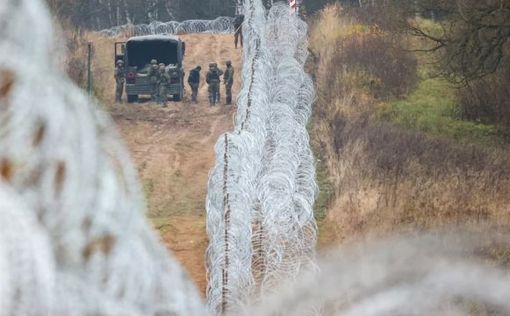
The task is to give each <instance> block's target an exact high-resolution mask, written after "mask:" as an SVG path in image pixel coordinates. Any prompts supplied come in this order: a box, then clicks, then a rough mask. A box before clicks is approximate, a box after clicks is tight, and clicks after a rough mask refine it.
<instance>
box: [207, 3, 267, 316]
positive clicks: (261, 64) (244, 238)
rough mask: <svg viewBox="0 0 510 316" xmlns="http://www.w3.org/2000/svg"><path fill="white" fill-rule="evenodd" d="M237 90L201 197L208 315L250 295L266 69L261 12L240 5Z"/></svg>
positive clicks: (232, 309) (235, 307)
mask: <svg viewBox="0 0 510 316" xmlns="http://www.w3.org/2000/svg"><path fill="white" fill-rule="evenodd" d="M245 12H247V15H246V18H245V23H244V27H243V32H244V36H245V39H246V40H245V50H244V57H245V58H244V64H243V69H242V72H243V87H242V89H241V92H240V95H239V99H238V112H237V116H236V126H235V129H234V131H233V132H231V133H227V134H225V135H223V136H221V137H220V140H219V142H218V144H217V145H216V165H215V167H214V169H213V171H212V173H211V176H210V181H209V188H208V197H207V217H208V218H207V229H208V235H209V240H210V243H209V247H208V251H207V263H208V265H207V270H208V281H209V282H208V295H207V297H208V303H209V304H208V305H209V308H210V310H211V312H212V313H214V314H222V313H227V312H228V313H232V314H236V313H238V312H239V310H240V309H241V308H242V306H243V304H244V303H245V302H247V301H248V299H249V298H250V297H251V296H252V294H253V288H254V287H253V285H254V280H253V276H252V272H251V261H252V251H251V241H252V240H251V235H252V227H251V223H252V219H251V218H252V213H253V207H254V204H255V199H256V190H255V188H256V176H257V170H259V169H260V168H261V165H262V163H263V162H262V159H261V157H262V147H263V144H264V139H265V133H266V129H265V124H266V122H267V115H268V110H267V104H268V101H267V97H265V96H266V95H267V89H268V87H269V85H268V82H267V80H265V78H267V76H269V65H268V63H267V61H266V59H267V58H264V57H265V51H264V45H265V44H264V41H265V39H264V38H263V36H262V35H263V33H264V31H263V28H264V15H265V11H264V9H263V7H261V5H260V3H259V1H246V2H245Z"/></svg>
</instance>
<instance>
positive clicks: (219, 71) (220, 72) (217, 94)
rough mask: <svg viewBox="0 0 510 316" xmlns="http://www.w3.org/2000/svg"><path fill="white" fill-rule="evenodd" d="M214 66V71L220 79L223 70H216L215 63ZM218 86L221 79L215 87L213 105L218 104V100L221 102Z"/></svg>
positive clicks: (216, 65)
mask: <svg viewBox="0 0 510 316" xmlns="http://www.w3.org/2000/svg"><path fill="white" fill-rule="evenodd" d="M213 65H214V70H215V71H216V72H217V73H218V77H221V76H223V70H221V69H220V68H218V64H217V63H213ZM220 85H221V79H220V81H219V82H218V85H217V86H215V88H216V89H215V91H214V92H215V96H216V97H215V102H214V103H219V102H220V100H221V93H220Z"/></svg>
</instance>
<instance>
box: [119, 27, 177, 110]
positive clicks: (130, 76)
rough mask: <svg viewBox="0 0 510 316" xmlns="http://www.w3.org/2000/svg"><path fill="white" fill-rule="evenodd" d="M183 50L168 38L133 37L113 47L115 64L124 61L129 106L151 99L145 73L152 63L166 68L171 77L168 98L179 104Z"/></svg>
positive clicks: (146, 73)
mask: <svg viewBox="0 0 510 316" xmlns="http://www.w3.org/2000/svg"><path fill="white" fill-rule="evenodd" d="M185 47H186V45H185V43H184V42H183V41H181V40H180V39H179V38H178V37H176V36H169V35H147V36H135V37H131V38H130V39H128V40H127V41H126V42H117V43H115V62H116V61H117V60H123V61H124V65H125V67H126V94H127V97H128V102H130V103H132V102H136V101H138V98H139V97H140V96H150V95H151V93H152V89H153V87H152V84H151V82H150V78H149V75H148V72H149V68H150V61H151V60H152V59H156V60H157V61H158V63H164V64H165V65H166V72H167V73H168V75H169V76H170V82H169V84H168V87H167V91H168V96H167V97H173V100H174V101H180V100H182V97H183V91H184V80H183V79H184V69H183V59H184V53H185Z"/></svg>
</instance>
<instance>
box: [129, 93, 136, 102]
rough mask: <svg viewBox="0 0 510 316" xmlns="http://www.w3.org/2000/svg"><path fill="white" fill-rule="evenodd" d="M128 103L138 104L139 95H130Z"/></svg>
mask: <svg viewBox="0 0 510 316" xmlns="http://www.w3.org/2000/svg"><path fill="white" fill-rule="evenodd" d="M127 101H128V103H135V102H137V101H138V95H136V94H131V95H128V97H127Z"/></svg>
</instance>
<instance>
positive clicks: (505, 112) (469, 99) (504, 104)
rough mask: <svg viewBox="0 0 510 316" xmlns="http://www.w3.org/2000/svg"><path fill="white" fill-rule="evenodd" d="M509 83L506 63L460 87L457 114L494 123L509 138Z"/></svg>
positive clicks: (509, 74)
mask: <svg viewBox="0 0 510 316" xmlns="http://www.w3.org/2000/svg"><path fill="white" fill-rule="evenodd" d="M502 68H503V67H502ZM509 83H510V64H507V65H505V67H504V68H503V69H501V70H500V71H498V72H496V73H494V74H491V75H488V76H486V77H484V78H481V79H478V80H475V81H473V82H471V83H469V84H468V85H466V86H464V87H462V88H461V89H460V90H459V94H460V102H459V105H458V107H457V112H458V115H459V116H460V117H461V118H462V119H466V120H471V121H477V122H482V123H489V124H495V125H496V126H497V127H498V128H499V130H500V131H501V133H503V134H504V136H505V137H506V138H507V139H509V138H510V89H509Z"/></svg>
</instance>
